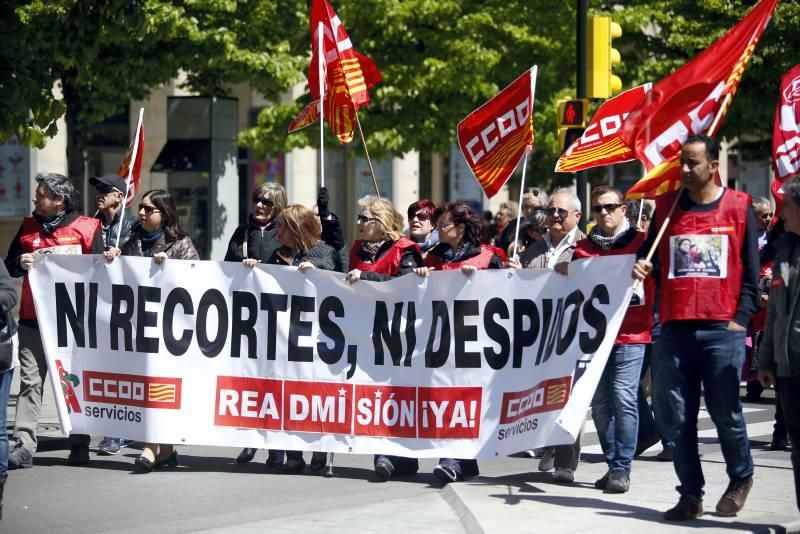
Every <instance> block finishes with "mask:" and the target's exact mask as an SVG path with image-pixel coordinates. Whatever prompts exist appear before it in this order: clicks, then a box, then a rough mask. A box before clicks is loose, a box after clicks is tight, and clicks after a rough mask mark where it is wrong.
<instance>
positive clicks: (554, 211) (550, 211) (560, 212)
mask: <svg viewBox="0 0 800 534" xmlns="http://www.w3.org/2000/svg"><path fill="white" fill-rule="evenodd" d="M544 212H545V213H546V214H547V215H549V216H550V217H555V216H558V217H560V218H562V219H566V218H567V215H569V212H568V211H567V210H564V209H561V208H547V209H546V210H544Z"/></svg>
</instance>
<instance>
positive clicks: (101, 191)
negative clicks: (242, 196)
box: [95, 185, 116, 195]
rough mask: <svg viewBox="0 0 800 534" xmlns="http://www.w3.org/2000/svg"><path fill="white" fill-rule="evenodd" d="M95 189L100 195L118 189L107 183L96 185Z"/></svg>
mask: <svg viewBox="0 0 800 534" xmlns="http://www.w3.org/2000/svg"><path fill="white" fill-rule="evenodd" d="M95 191H96V192H97V194H99V195H107V194H109V193H113V192H114V191H116V189H114V188H113V187H109V186H107V185H99V186H97V187H95Z"/></svg>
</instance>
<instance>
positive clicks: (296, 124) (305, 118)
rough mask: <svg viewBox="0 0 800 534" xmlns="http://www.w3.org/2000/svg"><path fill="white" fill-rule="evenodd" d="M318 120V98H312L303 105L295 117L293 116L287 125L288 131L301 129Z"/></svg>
mask: <svg viewBox="0 0 800 534" xmlns="http://www.w3.org/2000/svg"><path fill="white" fill-rule="evenodd" d="M318 120H319V99H317V100H314V101H313V102H311V103H310V104H309V105H307V106H306V107H304V108H303V109H302V110H301V111H300V113H298V114H297V117H295V118H294V120H293V121H292V123H291V124H290V125H289V133H292V132H294V131H296V130H302V129H303V128H305V127H306V126H310V125H312V124H314V123H315V122H317V121H318Z"/></svg>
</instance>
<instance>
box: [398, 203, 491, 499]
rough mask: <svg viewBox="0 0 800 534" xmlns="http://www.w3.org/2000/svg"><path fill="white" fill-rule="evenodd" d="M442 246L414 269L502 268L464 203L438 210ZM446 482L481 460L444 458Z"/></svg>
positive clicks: (441, 470)
mask: <svg viewBox="0 0 800 534" xmlns="http://www.w3.org/2000/svg"><path fill="white" fill-rule="evenodd" d="M435 218H436V229H437V230H438V231H439V245H438V246H437V247H435V248H434V249H432V250H431V252H430V253H429V254H428V255H427V256H426V257H425V262H424V266H423V267H420V268H418V269H414V272H416V273H417V274H418V275H419V276H423V277H424V276H428V273H429V272H430V271H433V270H439V271H449V270H456V269H457V270H460V271H461V272H462V273H464V274H465V275H467V276H469V275H471V274H472V273H474V272H475V271H477V270H479V269H502V268H503V261H502V259H501V258H500V256H498V255H497V253H496V249H495V247H493V246H490V245H486V244H481V231H482V230H481V221H480V218H479V217H478V215H477V214H476V213H474V212H473V211H472V210H471V209H470V207H469V206H468V205H466V204H465V203H464V202H448V203H446V204H444V205H443V206H441V207H439V208H438V209H437V210H436V212H435ZM433 474H434V475H435V476H436V478H438V479H439V480H440V481H441V482H442V483H444V484H448V483H450V482H457V481H460V480H464V477H474V476H478V474H479V472H478V461H477V460H459V459H456V458H442V459H440V460H439V465H437V466H436V467H435V468H434V469H433Z"/></svg>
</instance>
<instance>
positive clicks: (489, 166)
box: [457, 65, 537, 198]
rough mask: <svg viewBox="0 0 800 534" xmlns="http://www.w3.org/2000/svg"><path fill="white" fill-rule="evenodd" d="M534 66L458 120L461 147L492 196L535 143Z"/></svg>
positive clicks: (485, 189) (486, 190)
mask: <svg viewBox="0 0 800 534" xmlns="http://www.w3.org/2000/svg"><path fill="white" fill-rule="evenodd" d="M536 72H537V67H536V66H535V65H534V66H533V67H531V68H530V69H528V70H526V71H525V73H524V74H523V75H522V76H520V77H519V78H517V79H516V80H514V81H513V82H511V85H509V86H508V87H506V88H505V89H503V90H502V91H501V92H499V93H498V94H497V95H495V96H494V97H492V99H491V100H489V101H488V102H486V103H485V104H483V105H482V106H481V107H479V108H478V109H476V110H475V111H473V112H472V113H470V114H469V115H467V117H466V118H465V119H464V120H462V121H461V122H459V123H458V129H457V133H458V146H459V147H460V148H461V153H462V154H464V159H466V160H467V164H468V165H469V167H470V169H472V172H473V174H475V178H477V179H478V183H480V185H481V187H482V188H483V191H484V192H485V193H486V196H487V197H489V198H491V197H492V196H494V194H495V193H497V192H498V191H499V190H500V188H501V187H503V185H504V184H505V183H506V182H507V181H508V179H509V178H510V177H511V175H512V174H513V172H514V169H516V168H517V165H518V164H519V162H520V160H521V159H522V157H523V156H524V155H525V154H526V152H527V150H528V147H532V146H533V99H534V92H535V89H536Z"/></svg>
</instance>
